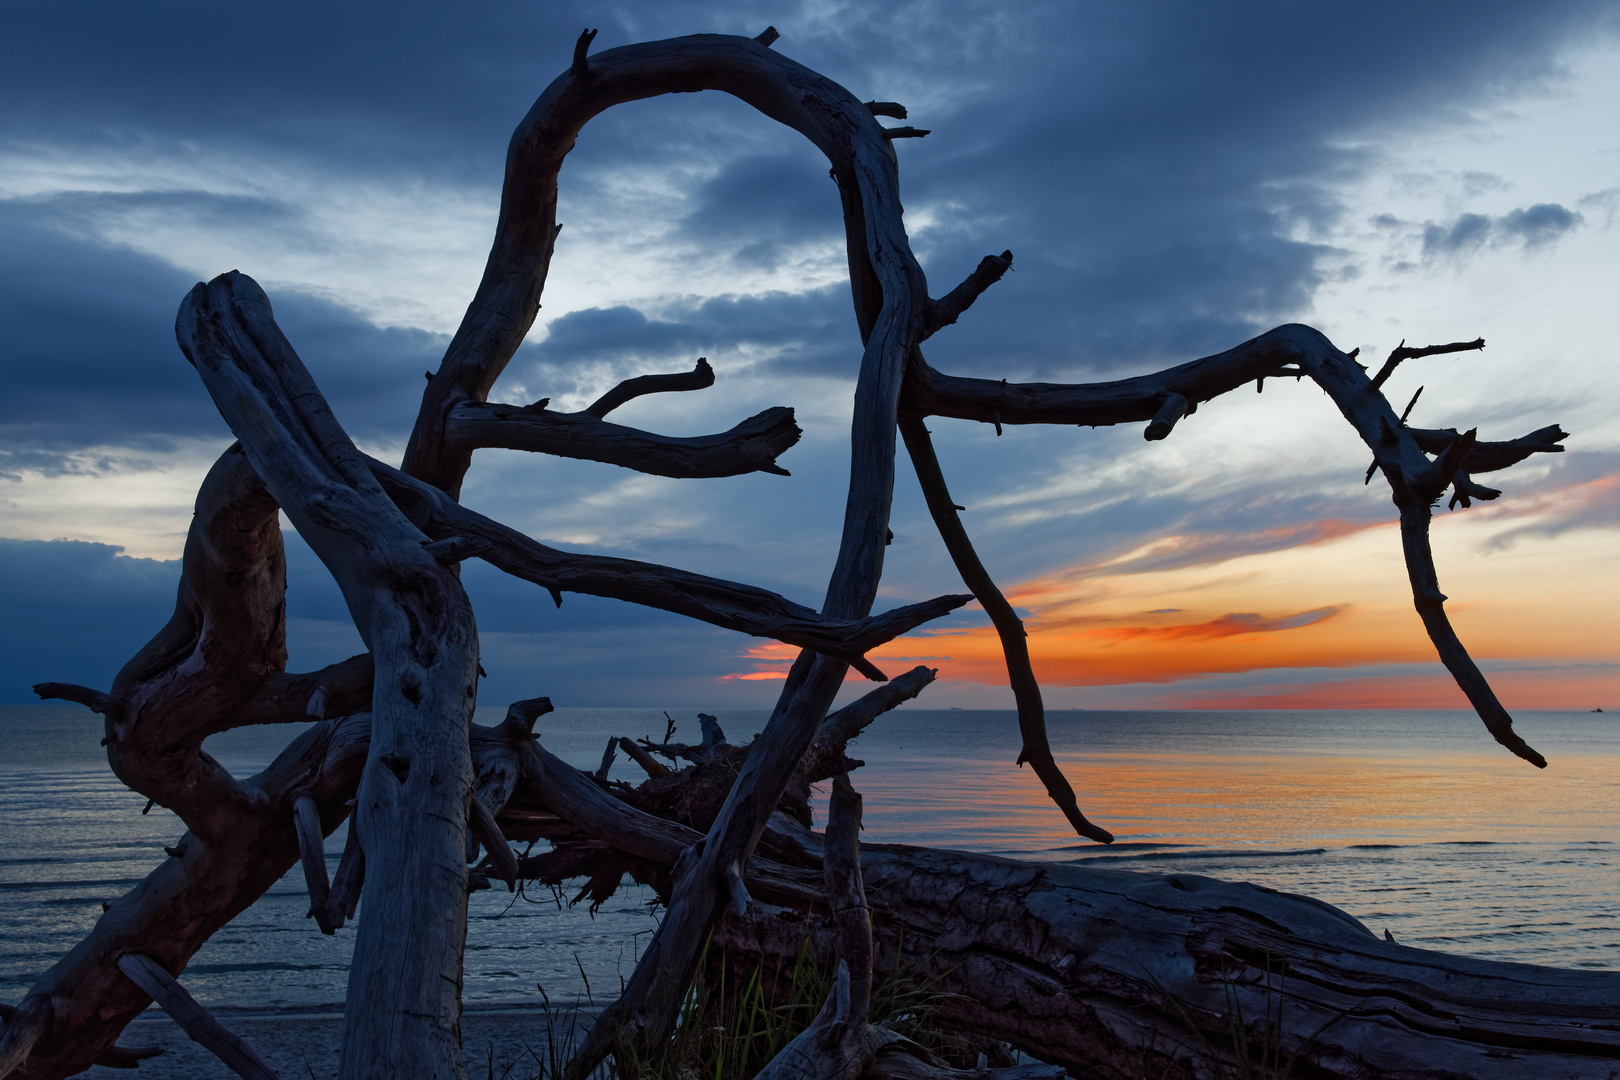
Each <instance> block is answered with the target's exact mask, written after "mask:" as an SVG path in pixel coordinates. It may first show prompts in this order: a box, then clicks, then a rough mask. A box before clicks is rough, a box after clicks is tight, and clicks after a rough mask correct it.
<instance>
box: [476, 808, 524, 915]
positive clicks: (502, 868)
mask: <svg viewBox="0 0 1620 1080" xmlns="http://www.w3.org/2000/svg"><path fill="white" fill-rule="evenodd" d="M467 821H468V824H469V825H470V826H471V828H472V831H473V835H474V836H476V837H478V841H479V843H481V844H483V845H484V850H485V851H487V852H489V861H490V865H492V866H493V867H494V868H495V874H496V876H498V877H499V878H500V879H501V880H502V881H504V882H506V889H507V891H508V892H515V891H516V890H517V856H515V855H513V854H512V849H511V848H509V847H507V846H506V838H505V837H504V836H502V835H501V829H500V826H499V825H496V824H495V818H494V816H493V815H491V814H490V812H489V808H488V807H487V806H485V805H484V804H483V802H481V801H480V800H479V799H478V798H477V797H474V798H471V799H469V800H468V801H467Z"/></svg>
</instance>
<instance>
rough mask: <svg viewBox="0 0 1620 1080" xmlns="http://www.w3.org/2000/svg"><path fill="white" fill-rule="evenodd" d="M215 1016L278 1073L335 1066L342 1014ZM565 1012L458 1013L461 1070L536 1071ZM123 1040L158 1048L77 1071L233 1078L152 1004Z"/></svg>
mask: <svg viewBox="0 0 1620 1080" xmlns="http://www.w3.org/2000/svg"><path fill="white" fill-rule="evenodd" d="M216 1013H217V1015H218V1016H219V1018H220V1020H221V1021H222V1022H223V1023H224V1024H225V1025H226V1026H227V1027H229V1028H230V1029H231V1030H232V1031H234V1032H235V1033H236V1034H237V1035H240V1036H241V1037H242V1038H243V1039H244V1040H246V1042H247V1043H248V1044H249V1045H250V1046H252V1047H253V1049H254V1050H256V1051H258V1053H259V1056H260V1057H262V1058H264V1060H265V1062H266V1063H267V1064H268V1065H269V1066H270V1067H271V1068H273V1069H274V1070H275V1071H276V1073H277V1074H278V1075H279V1076H280V1077H281V1080H328V1078H329V1077H332V1076H335V1075H336V1074H337V1067H338V1050H339V1039H340V1034H341V1030H342V1021H343V1017H342V1014H340V1013H336V1012H320V1013H316V1012H309V1013H288V1014H265V1013H245V1012H232V1011H231V1010H228V1009H220V1010H216ZM567 1015H568V1014H567V1013H560V1014H559V1013H555V1012H554V1013H552V1014H550V1017H548V1016H547V1014H546V1013H544V1012H541V1011H537V1010H529V1011H524V1010H518V1009H488V1010H480V1011H469V1012H467V1013H465V1014H463V1016H462V1020H461V1037H462V1046H463V1048H464V1050H465V1052H466V1058H467V1072H468V1075H470V1076H472V1077H474V1078H475V1080H485V1078H492V1080H528V1078H529V1077H532V1076H534V1075H536V1074H537V1073H538V1072H539V1071H540V1061H541V1060H543V1059H544V1057H545V1055H546V1049H545V1047H546V1039H547V1032H548V1030H554V1031H555V1032H556V1033H557V1036H558V1037H559V1039H560V1038H561V1037H562V1034H563V1031H564V1027H563V1024H564V1023H565V1022H566V1017H567ZM119 1042H120V1043H121V1044H122V1045H124V1046H129V1047H137V1046H158V1047H162V1048H163V1053H162V1054H161V1055H160V1056H158V1057H156V1058H152V1059H150V1060H148V1061H145V1062H142V1063H141V1066H140V1068H139V1069H138V1070H137V1071H136V1072H134V1073H133V1074H132V1073H130V1072H128V1071H126V1070H121V1069H108V1068H103V1067H102V1066H99V1065H98V1066H96V1067H94V1068H92V1069H90V1070H89V1071H88V1072H85V1073H82V1074H81V1075H82V1076H85V1077H90V1078H94V1080H112V1078H116V1077H129V1076H131V1075H134V1076H146V1077H149V1078H153V1080H232V1078H234V1076H235V1074H234V1073H232V1072H231V1071H230V1070H229V1069H227V1068H226V1067H225V1066H224V1065H223V1064H222V1063H221V1062H220V1060H219V1059H218V1058H216V1057H214V1056H213V1055H212V1054H210V1053H209V1052H208V1051H207V1050H204V1049H203V1048H202V1047H201V1046H199V1045H197V1044H196V1043H194V1042H192V1041H191V1039H190V1038H188V1037H187V1035H186V1033H185V1032H184V1031H182V1030H180V1028H179V1027H177V1026H176V1025H175V1023H174V1022H173V1021H172V1020H170V1019H169V1018H168V1017H167V1016H166V1015H164V1014H163V1013H161V1012H159V1011H157V1010H156V1009H151V1010H148V1011H147V1013H146V1014H145V1015H143V1016H142V1017H141V1018H140V1019H138V1020H136V1021H135V1022H134V1023H132V1024H130V1025H129V1027H128V1028H126V1029H125V1030H124V1035H123V1037H122V1038H121V1039H119Z"/></svg>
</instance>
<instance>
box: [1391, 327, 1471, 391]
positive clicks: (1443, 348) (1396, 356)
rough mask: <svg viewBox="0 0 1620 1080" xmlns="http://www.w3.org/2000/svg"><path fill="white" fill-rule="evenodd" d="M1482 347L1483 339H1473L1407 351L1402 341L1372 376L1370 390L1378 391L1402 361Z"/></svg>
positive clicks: (1469, 350)
mask: <svg viewBox="0 0 1620 1080" xmlns="http://www.w3.org/2000/svg"><path fill="white" fill-rule="evenodd" d="M1484 347H1485V339H1484V338H1475V339H1474V340H1473V341H1453V342H1452V343H1451V344H1450V345H1425V346H1424V347H1423V348H1421V349H1408V348H1407V347H1406V342H1405V341H1402V342H1401V343H1400V344H1399V345H1397V346H1396V347H1395V348H1394V349H1393V350H1392V351H1391V352H1390V354H1389V359H1387V360H1385V361H1384V366H1383V367H1381V368H1379V369H1378V374H1377V375H1374V376H1373V379H1372V388H1373V389H1374V390H1377V389H1380V388H1381V387H1382V386H1383V385H1384V382H1385V380H1387V379H1388V378H1389V377H1390V376H1391V375H1393V374H1395V369H1396V368H1397V367H1399V366H1400V364H1401V361H1402V360H1415V359H1417V358H1418V357H1420V356H1438V355H1440V354H1441V353H1455V352H1472V351H1473V350H1475V349H1483V348H1484Z"/></svg>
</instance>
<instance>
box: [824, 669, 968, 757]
mask: <svg viewBox="0 0 1620 1080" xmlns="http://www.w3.org/2000/svg"><path fill="white" fill-rule="evenodd" d="M938 675H939V671H938V670H937V669H935V668H929V667H924V666H922V665H920V664H919V665H918V666H917V667H914V668H912V669H911V670H910V671H908V672H906V673H905V674H904V675H901V676H898V677H897V678H895V679H894V680H892V681H890V682H886V683H884V684H883V685H882V686H879V687H876V688H874V689H872V690H870V691H868V692H867V693H866V694H865V696H863V697H860V698H857V699H856V700H854V701H852V702H850V703H849V704H848V705H845V706H844V707H843V708H842V709H839V710H838V711H837V712H835V713H833V714H831V715H830V716H828V717H827V719H826V720H824V721H823V722H822V724H821V730H820V731H818V732H817V733H816V738H815V741H814V742H812V743H811V744H810V749H808V750H806V751H805V753H804V760H803V761H802V762H800V764H799V768H800V770H801V771H802V772H803V773H804V778H805V780H806V781H808V782H810V783H812V784H813V783H816V782H817V781H819V780H825V779H827V778H828V777H830V776H832V775H833V773H835V772H838V771H840V766H841V765H843V764H844V754H845V752H846V750H847V749H848V747H849V741H850V740H851V739H853V738H855V737H856V736H857V735H859V734H860V733H861V732H862V731H863V730H864V729H865V728H866V726H867V725H868V724H870V723H871V722H872V721H874V720H876V719H877V718H878V717H879V716H882V715H883V714H884V713H886V712H888V711H889V710H890V709H892V708H894V707H895V706H897V705H900V704H903V703H904V702H907V701H910V700H911V699H912V698H914V697H916V696H917V695H918V694H920V693H922V692H923V688H924V687H926V686H927V685H928V684H929V683H931V682H933V681H934V679H935V678H936V677H937V676H938Z"/></svg>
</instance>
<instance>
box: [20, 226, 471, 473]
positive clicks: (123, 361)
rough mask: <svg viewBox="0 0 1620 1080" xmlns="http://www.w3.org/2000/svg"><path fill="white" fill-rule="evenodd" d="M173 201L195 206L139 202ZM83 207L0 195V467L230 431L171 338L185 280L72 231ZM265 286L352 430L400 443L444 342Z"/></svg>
mask: <svg viewBox="0 0 1620 1080" xmlns="http://www.w3.org/2000/svg"><path fill="white" fill-rule="evenodd" d="M171 199H172V200H179V201H180V202H182V203H185V204H187V205H190V204H191V203H193V202H194V201H195V200H194V199H193V197H192V196H191V195H190V194H183V195H172V196H166V197H165V198H163V199H154V200H150V201H149V202H148V205H156V206H164V207H169V206H172V205H174V203H173V202H172V201H171ZM211 199H212V197H208V198H207V199H204V200H203V201H204V202H205V203H206V202H208V200H211ZM210 205H212V210H210V211H209V212H219V213H233V214H234V213H236V212H237V209H241V208H240V207H237V208H235V209H233V208H232V207H233V205H234V204H232V203H231V201H230V200H225V205H224V206H223V207H222V206H221V205H219V201H218V200H213V201H212V203H210ZM245 205H246V207H247V208H248V209H254V208H259V206H260V204H258V203H254V202H252V201H248V202H247V203H246V204H245ZM82 208H83V200H80V199H77V198H67V199H30V200H12V201H5V200H0V326H4V327H5V335H4V338H3V339H0V380H4V383H5V386H6V388H7V392H6V394H4V395H0V468H9V469H10V470H13V471H15V470H16V469H19V468H31V469H39V470H42V471H45V472H47V473H49V472H52V471H56V470H61V469H68V468H73V467H74V466H73V464H72V462H71V460H70V459H71V451H74V450H77V449H81V448H83V447H86V446H101V447H113V448H118V447H122V448H127V449H132V450H136V451H146V452H150V453H163V452H167V451H169V450H170V449H172V448H173V447H174V446H175V445H176V443H177V442H178V441H179V440H183V439H194V438H196V437H198V436H206V435H207V434H209V433H213V434H215V435H216V436H217V438H218V439H219V440H220V444H221V447H222V448H223V446H224V445H227V444H228V443H229V441H230V433H229V430H228V429H227V428H226V427H225V425H224V423H223V422H222V421H221V420H220V419H219V415H218V413H217V411H216V410H215V408H214V405H213V402H212V401H210V400H209V398H208V394H207V392H206V390H204V388H203V385H202V382H201V380H199V379H198V378H197V376H196V374H195V372H193V371H192V370H191V367H190V365H188V364H187V363H186V360H185V358H184V357H183V356H182V355H181V354H180V350H179V348H178V347H177V346H176V345H175V341H174V314H175V311H176V310H177V309H178V308H179V305H180V301H181V300H182V299H183V298H184V297H185V295H186V293H187V292H189V291H190V289H191V287H192V285H193V284H195V281H196V279H195V278H194V277H192V276H191V275H189V274H186V273H184V272H183V271H181V270H178V269H176V268H175V267H174V266H172V265H169V264H168V263H166V262H164V261H163V260H160V259H156V258H153V257H151V256H148V255H143V254H140V253H137V252H134V251H131V250H129V249H128V248H126V247H123V246H121V245H117V244H113V245H108V244H105V243H101V242H98V241H97V240H96V239H94V238H92V237H87V236H84V235H81V234H80V233H79V231H78V229H77V226H78V224H80V223H79V222H78V221H77V215H79V214H80V213H81V211H82ZM272 291H273V296H272V299H273V302H274V304H275V308H276V317H277V320H278V322H279V323H280V324H281V327H282V329H283V330H284V331H285V332H286V333H287V335H288V337H289V339H290V340H291V341H292V342H293V345H294V347H295V348H296V349H298V350H299V352H300V354H301V355H302V356H303V358H304V360H305V363H306V364H308V366H309V367H310V369H311V372H312V373H313V374H314V376H315V378H316V380H317V381H318V382H319V383H320V384H321V387H322V390H323V391H324V392H325V394H326V396H327V398H328V400H329V401H330V402H331V403H332V405H333V408H334V410H335V411H336V413H337V415H338V417H339V419H340V420H341V421H342V422H343V424H344V425H345V427H346V428H347V429H348V430H349V432H350V433H351V434H352V435H354V436H356V437H358V438H362V439H382V440H390V439H391V440H394V441H399V442H403V439H404V437H405V435H406V434H407V433H408V432H409V430H410V425H411V423H412V422H414V420H415V417H416V409H417V403H418V399H419V396H420V389H419V387H420V379H421V372H422V371H423V370H424V369H427V368H433V367H437V366H438V360H439V357H440V355H441V354H442V352H443V349H444V344H445V340H446V339H445V338H444V337H442V336H440V335H435V334H429V333H425V332H423V331H420V330H406V329H386V328H381V327H377V326H375V325H373V324H371V323H370V322H369V321H367V320H366V319H364V318H363V317H361V316H359V315H358V314H356V313H355V312H353V311H352V310H349V309H347V308H345V307H344V306H342V305H341V304H338V303H335V302H333V301H331V300H328V299H325V298H322V297H317V296H311V295H308V294H301V293H299V292H298V291H296V290H289V289H285V288H281V289H273V290H272ZM413 378H414V379H415V380H417V381H415V382H413V381H412V380H413Z"/></svg>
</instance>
